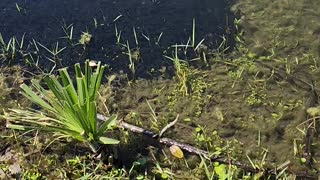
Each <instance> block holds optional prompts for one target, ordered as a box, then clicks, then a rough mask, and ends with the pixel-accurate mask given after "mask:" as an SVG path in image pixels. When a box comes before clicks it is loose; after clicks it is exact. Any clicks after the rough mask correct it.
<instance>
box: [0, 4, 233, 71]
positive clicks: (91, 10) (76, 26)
mask: <svg viewBox="0 0 320 180" xmlns="http://www.w3.org/2000/svg"><path fill="white" fill-rule="evenodd" d="M227 6H228V4H227V3H226V1H223V0H202V1H201V2H199V1H198V0H174V1H172V0H171V1H170V0H131V1H126V0H97V1H86V0H81V1H79V0H69V1H63V0H32V1H31V0H20V1H15V2H13V1H10V0H3V1H1V2H0V22H1V25H0V32H1V33H2V35H3V36H4V37H5V39H9V38H10V37H12V36H17V37H18V39H19V38H21V37H22V35H23V34H25V40H26V42H28V41H30V40H32V39H35V41H37V42H40V43H41V44H43V45H44V46H46V47H48V48H49V49H50V48H51V46H53V45H55V43H56V42H59V47H60V48H62V47H65V46H67V45H68V43H67V41H66V39H64V37H66V36H67V33H69V35H70V32H71V27H72V28H73V29H72V30H73V31H72V32H73V39H74V41H75V42H77V41H78V40H79V39H80V35H81V33H82V32H89V33H90V34H92V37H93V38H92V41H91V42H90V45H89V47H88V48H87V50H88V51H87V52H86V54H84V55H83V54H82V56H81V57H78V56H77V55H76V54H77V53H73V52H70V51H67V50H66V51H64V52H62V53H61V54H59V55H60V57H61V59H62V64H63V65H67V66H69V65H72V64H74V63H75V62H79V61H83V60H84V59H86V58H90V59H94V60H99V61H103V62H106V63H109V64H110V65H111V66H112V67H113V68H116V69H122V70H123V68H121V67H123V66H125V64H126V63H121V62H119V61H118V62H115V61H113V60H116V59H117V58H119V57H118V56H119V54H121V50H119V49H118V48H116V47H115V44H116V42H117V36H116V30H115V28H116V29H117V31H118V32H119V33H120V32H121V40H120V42H121V43H124V44H125V43H126V41H128V42H129V44H130V46H131V47H132V48H134V47H136V46H137V45H136V43H135V39H134V37H135V36H134V32H133V28H135V31H136V34H137V40H138V43H139V45H138V46H139V48H140V50H141V56H144V57H143V59H144V62H145V63H144V65H145V66H150V67H148V68H145V67H144V68H142V69H143V70H141V73H142V71H146V69H148V70H149V69H151V68H158V67H160V66H161V65H165V64H166V62H164V60H163V58H162V54H163V50H165V49H166V48H167V47H169V46H171V45H174V44H187V42H188V39H189V37H191V34H192V19H193V18H195V19H196V41H197V42H199V41H200V40H201V39H202V38H205V39H206V40H205V44H206V45H207V46H209V47H212V48H214V47H216V46H217V44H219V42H220V41H221V36H222V35H223V34H225V31H226V29H228V26H230V22H229V20H228V19H231V18H232V15H231V14H229V12H228V11H229V10H228V9H229V8H228V7H227ZM64 30H65V31H66V32H64ZM40 49H41V48H40ZM119 52H120V53H119ZM78 54H81V53H78ZM44 56H48V54H46V55H44ZM121 58H122V57H120V59H121ZM42 59H45V57H44V58H42ZM111 59H113V60H111ZM41 62H42V64H47V62H45V60H42V61H41ZM41 62H40V64H41ZM138 71H139V70H138ZM138 74H139V73H138Z"/></svg>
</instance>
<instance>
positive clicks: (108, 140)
mask: <svg viewBox="0 0 320 180" xmlns="http://www.w3.org/2000/svg"><path fill="white" fill-rule="evenodd" d="M99 141H100V143H102V144H119V142H120V141H118V140H116V139H111V138H107V137H99Z"/></svg>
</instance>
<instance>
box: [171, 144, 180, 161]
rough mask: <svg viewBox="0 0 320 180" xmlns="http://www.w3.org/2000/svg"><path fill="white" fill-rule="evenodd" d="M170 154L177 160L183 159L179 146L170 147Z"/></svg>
mask: <svg viewBox="0 0 320 180" xmlns="http://www.w3.org/2000/svg"><path fill="white" fill-rule="evenodd" d="M170 152H171V154H172V155H173V156H174V157H176V158H179V159H181V158H183V152H182V150H181V149H180V148H179V146H176V145H172V146H170Z"/></svg>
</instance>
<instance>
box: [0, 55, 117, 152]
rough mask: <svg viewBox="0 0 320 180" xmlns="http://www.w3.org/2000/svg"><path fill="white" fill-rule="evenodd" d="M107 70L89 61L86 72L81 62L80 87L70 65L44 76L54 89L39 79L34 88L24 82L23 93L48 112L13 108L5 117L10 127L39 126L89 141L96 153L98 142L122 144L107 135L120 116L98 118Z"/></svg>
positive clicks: (86, 63) (26, 127)
mask: <svg viewBox="0 0 320 180" xmlns="http://www.w3.org/2000/svg"><path fill="white" fill-rule="evenodd" d="M104 70H105V66H103V65H101V62H99V63H98V64H97V66H96V68H95V70H93V69H92V68H91V67H90V66H89V61H86V62H85V68H84V73H83V72H82V71H81V67H80V64H79V63H77V64H75V76H76V87H75V86H74V84H73V82H72V80H71V78H70V76H69V73H68V71H67V69H66V68H63V69H61V70H60V71H59V73H60V76H59V77H56V76H54V75H48V76H45V77H44V82H45V84H46V86H47V87H48V88H49V89H50V90H46V89H45V88H44V87H43V86H42V85H41V84H40V82H39V81H38V80H32V81H31V82H32V85H31V87H29V86H27V85H26V84H23V85H22V86H21V88H22V90H23V95H24V96H26V97H27V98H28V99H30V100H31V101H32V102H34V103H36V104H37V105H39V106H41V107H42V108H43V109H44V110H45V111H43V112H40V111H38V110H18V109H11V110H10V111H9V112H7V113H5V114H4V118H5V119H7V120H8V121H9V122H11V124H10V123H9V124H8V127H9V128H18V129H33V128H38V129H42V130H47V131H49V132H53V133H58V134H59V135H62V136H63V137H72V138H75V139H77V140H79V141H83V142H86V143H88V145H89V146H90V147H91V149H92V151H93V152H96V147H97V145H98V144H117V143H119V141H118V140H115V139H111V138H107V137H105V136H104V134H105V132H106V131H108V130H111V129H112V126H113V125H114V124H115V121H116V118H117V117H116V116H115V115H114V116H111V117H110V118H109V119H107V120H106V121H104V122H103V123H102V124H99V123H98V121H97V105H96V104H97V103H96V99H97V96H98V90H99V87H100V85H101V79H102V76H103V72H104ZM33 89H34V90H33ZM12 123H13V124H12Z"/></svg>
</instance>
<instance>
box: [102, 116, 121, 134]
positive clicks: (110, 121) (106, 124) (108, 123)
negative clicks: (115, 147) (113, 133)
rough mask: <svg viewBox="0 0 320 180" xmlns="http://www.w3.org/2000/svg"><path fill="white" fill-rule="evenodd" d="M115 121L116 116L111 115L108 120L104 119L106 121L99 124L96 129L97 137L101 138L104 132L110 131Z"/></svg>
mask: <svg viewBox="0 0 320 180" xmlns="http://www.w3.org/2000/svg"><path fill="white" fill-rule="evenodd" d="M116 121H117V115H113V116H111V117H109V118H108V119H106V121H104V122H103V123H102V124H101V126H100V128H99V129H98V132H97V134H98V136H102V135H103V133H105V131H106V130H108V129H112V126H114V125H115V124H116Z"/></svg>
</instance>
